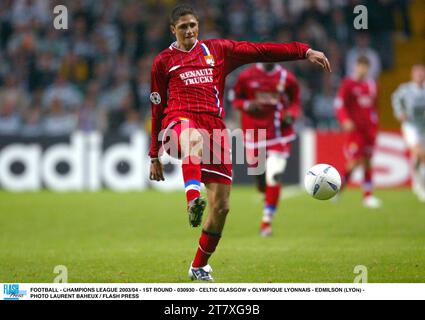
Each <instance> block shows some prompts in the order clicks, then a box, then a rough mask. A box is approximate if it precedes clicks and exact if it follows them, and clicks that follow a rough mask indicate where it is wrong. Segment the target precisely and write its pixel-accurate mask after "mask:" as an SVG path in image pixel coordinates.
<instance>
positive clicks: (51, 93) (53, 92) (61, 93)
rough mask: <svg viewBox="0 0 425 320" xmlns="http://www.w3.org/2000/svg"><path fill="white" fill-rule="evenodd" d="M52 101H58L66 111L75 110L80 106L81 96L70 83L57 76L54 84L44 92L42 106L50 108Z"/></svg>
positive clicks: (61, 76)
mask: <svg viewBox="0 0 425 320" xmlns="http://www.w3.org/2000/svg"><path fill="white" fill-rule="evenodd" d="M54 100H59V101H60V102H61V104H63V105H64V107H65V108H67V109H76V108H78V107H79V106H80V105H81V102H82V101H83V96H82V94H81V93H80V92H79V91H78V90H77V89H76V87H75V86H74V85H73V84H72V83H71V82H69V81H68V80H67V79H66V78H65V77H64V76H63V75H61V74H59V75H58V76H57V77H56V80H55V82H54V83H53V84H52V85H51V86H50V87H49V88H48V89H47V90H46V92H45V94H44V96H43V105H44V106H51V105H52V102H53V101H54Z"/></svg>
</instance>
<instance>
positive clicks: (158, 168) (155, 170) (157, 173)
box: [149, 159, 165, 181]
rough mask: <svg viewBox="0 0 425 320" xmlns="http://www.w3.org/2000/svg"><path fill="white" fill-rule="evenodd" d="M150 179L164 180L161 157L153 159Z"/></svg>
mask: <svg viewBox="0 0 425 320" xmlns="http://www.w3.org/2000/svg"><path fill="white" fill-rule="evenodd" d="M149 179H151V180H152V181H164V180H165V178H164V167H163V166H162V163H161V161H159V159H152V160H151V170H150V175H149Z"/></svg>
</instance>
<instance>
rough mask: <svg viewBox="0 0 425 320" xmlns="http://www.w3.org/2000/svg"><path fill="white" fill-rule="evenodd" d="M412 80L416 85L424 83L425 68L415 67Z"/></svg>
mask: <svg viewBox="0 0 425 320" xmlns="http://www.w3.org/2000/svg"><path fill="white" fill-rule="evenodd" d="M412 80H413V81H414V82H416V83H423V82H424V81H425V67H424V66H415V67H413V69H412Z"/></svg>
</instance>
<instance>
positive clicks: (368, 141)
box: [344, 130, 376, 160]
mask: <svg viewBox="0 0 425 320" xmlns="http://www.w3.org/2000/svg"><path fill="white" fill-rule="evenodd" d="M375 141H376V131H375V130H373V131H364V132H360V131H353V132H351V133H349V134H347V136H346V138H345V143H344V155H345V157H346V159H347V160H360V159H362V158H371V157H372V154H373V150H374V148H375Z"/></svg>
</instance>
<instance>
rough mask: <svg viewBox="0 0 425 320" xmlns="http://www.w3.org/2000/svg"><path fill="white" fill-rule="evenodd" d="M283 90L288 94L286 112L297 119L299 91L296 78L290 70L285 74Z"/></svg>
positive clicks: (299, 110) (299, 104)
mask: <svg viewBox="0 0 425 320" xmlns="http://www.w3.org/2000/svg"><path fill="white" fill-rule="evenodd" d="M285 92H286V95H287V96H288V108H287V112H288V113H289V114H290V115H291V116H292V117H294V118H295V119H297V118H299V117H300V115H301V91H300V85H299V83H298V81H297V78H295V75H294V74H293V73H291V72H288V74H287V79H286V84H285Z"/></svg>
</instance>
